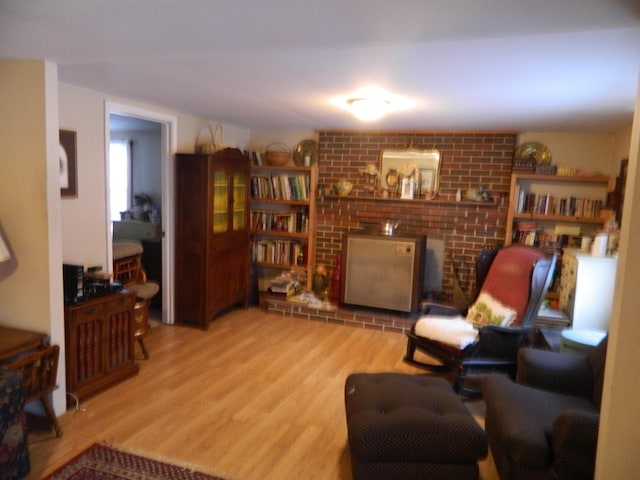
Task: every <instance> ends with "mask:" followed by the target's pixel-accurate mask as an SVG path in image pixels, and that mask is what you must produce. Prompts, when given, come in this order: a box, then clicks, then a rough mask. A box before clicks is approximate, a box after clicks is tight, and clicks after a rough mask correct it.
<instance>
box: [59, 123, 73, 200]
mask: <svg viewBox="0 0 640 480" xmlns="http://www.w3.org/2000/svg"><path fill="white" fill-rule="evenodd" d="M58 155H59V163H60V195H61V196H63V197H77V196H78V177H77V170H76V169H77V158H76V132H74V131H72V130H60V148H59V154H58Z"/></svg>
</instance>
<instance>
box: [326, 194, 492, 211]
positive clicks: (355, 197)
mask: <svg viewBox="0 0 640 480" xmlns="http://www.w3.org/2000/svg"><path fill="white" fill-rule="evenodd" d="M323 198H329V199H332V200H351V201H359V200H371V201H374V202H400V203H417V202H421V203H424V204H428V205H436V206H445V205H448V206H451V205H460V206H474V207H488V208H490V207H497V206H498V202H497V201H496V200H489V201H486V202H473V201H471V200H461V201H459V202H458V201H456V200H444V199H443V200H440V199H438V198H434V199H432V200H425V199H422V198H384V197H376V196H374V195H335V194H330V195H321V196H320V197H319V200H322V199H323Z"/></svg>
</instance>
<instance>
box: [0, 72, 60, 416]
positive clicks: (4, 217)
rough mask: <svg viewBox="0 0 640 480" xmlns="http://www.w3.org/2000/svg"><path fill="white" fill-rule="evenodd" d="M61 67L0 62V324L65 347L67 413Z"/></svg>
mask: <svg viewBox="0 0 640 480" xmlns="http://www.w3.org/2000/svg"><path fill="white" fill-rule="evenodd" d="M57 76H58V72H57V67H56V66H55V65H53V64H51V63H46V62H41V61H0V78H2V86H1V88H0V105H2V108H0V145H1V146H2V152H3V153H2V155H1V156H0V164H1V165H2V167H1V171H2V174H1V175H0V222H2V227H3V230H4V233H5V234H6V236H7V239H8V241H9V243H10V246H11V251H12V253H13V256H14V259H13V260H12V261H11V262H6V263H3V264H1V266H2V268H3V269H5V268H8V270H3V272H2V273H3V275H2V277H0V306H1V308H0V322H1V323H2V324H3V325H7V326H13V327H16V328H22V329H26V330H32V331H36V332H42V333H46V334H49V335H50V336H51V343H53V344H58V345H60V346H61V358H62V359H63V360H62V361H61V362H60V366H59V368H58V385H60V389H58V390H57V391H56V392H55V393H54V408H55V410H56V412H57V413H58V414H60V413H62V412H63V411H64V410H65V369H64V322H63V318H64V315H63V301H62V285H61V279H62V261H61V255H60V252H61V232H60V228H61V227H60V167H59V155H58V145H59V137H58V95H57V88H58V78H57Z"/></svg>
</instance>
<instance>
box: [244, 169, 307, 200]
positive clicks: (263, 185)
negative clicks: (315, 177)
mask: <svg viewBox="0 0 640 480" xmlns="http://www.w3.org/2000/svg"><path fill="white" fill-rule="evenodd" d="M309 189H310V185H309V175H285V174H282V175H253V176H252V177H251V197H252V198H254V199H258V200H309Z"/></svg>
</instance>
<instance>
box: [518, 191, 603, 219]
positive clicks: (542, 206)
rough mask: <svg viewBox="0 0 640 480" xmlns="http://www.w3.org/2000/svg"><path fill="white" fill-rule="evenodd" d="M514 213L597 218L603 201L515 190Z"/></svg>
mask: <svg viewBox="0 0 640 480" xmlns="http://www.w3.org/2000/svg"><path fill="white" fill-rule="evenodd" d="M515 199H516V208H515V211H516V213H532V214H537V215H557V216H568V217H587V218H597V217H599V216H600V209H601V208H602V205H603V201H602V200H597V199H591V198H582V197H560V198H558V197H556V196H554V195H551V194H544V195H542V194H535V193H527V192H526V191H525V190H522V189H520V188H519V187H517V188H516V196H515Z"/></svg>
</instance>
